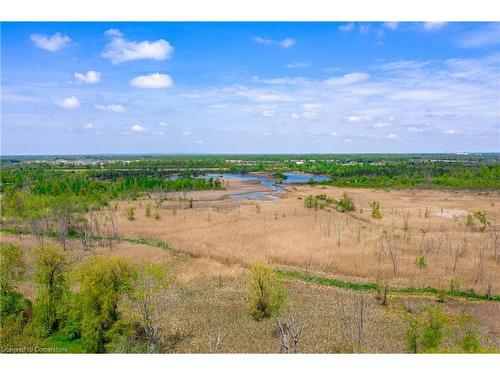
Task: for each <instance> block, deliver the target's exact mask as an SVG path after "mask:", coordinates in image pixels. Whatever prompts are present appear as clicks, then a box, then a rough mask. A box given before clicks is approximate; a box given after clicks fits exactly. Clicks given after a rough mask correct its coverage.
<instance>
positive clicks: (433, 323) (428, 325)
mask: <svg viewBox="0 0 500 375" xmlns="http://www.w3.org/2000/svg"><path fill="white" fill-rule="evenodd" d="M447 329H448V317H447V316H446V314H445V313H444V312H443V311H442V310H441V309H439V308H438V307H429V308H427V310H426V317H425V320H424V325H423V332H422V339H421V343H420V345H421V347H422V350H423V351H433V350H437V349H438V347H439V345H440V344H441V342H442V340H443V338H444V336H445V335H446V333H447Z"/></svg>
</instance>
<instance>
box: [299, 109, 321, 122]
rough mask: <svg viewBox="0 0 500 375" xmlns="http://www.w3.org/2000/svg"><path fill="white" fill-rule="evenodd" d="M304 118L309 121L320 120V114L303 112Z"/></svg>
mask: <svg viewBox="0 0 500 375" xmlns="http://www.w3.org/2000/svg"><path fill="white" fill-rule="evenodd" d="M302 117H304V118H306V119H309V120H313V119H315V118H318V117H319V114H318V113H317V112H310V111H305V112H302Z"/></svg>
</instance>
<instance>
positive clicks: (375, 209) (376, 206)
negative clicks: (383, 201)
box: [370, 201, 382, 219]
mask: <svg viewBox="0 0 500 375" xmlns="http://www.w3.org/2000/svg"><path fill="white" fill-rule="evenodd" d="M370 207H371V208H372V217H373V218H374V219H382V213H381V212H380V202H377V201H373V202H371V203H370Z"/></svg>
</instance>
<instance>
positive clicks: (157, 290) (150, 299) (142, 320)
mask: <svg viewBox="0 0 500 375" xmlns="http://www.w3.org/2000/svg"><path fill="white" fill-rule="evenodd" d="M174 297H175V292H174V289H173V287H172V286H168V283H167V281H166V279H165V275H164V272H163V270H162V268H161V267H159V266H157V265H153V264H149V265H144V266H143V267H142V268H140V269H139V275H138V277H137V279H136V280H135V284H134V287H133V292H132V293H131V299H132V302H133V303H132V311H133V312H134V313H135V315H136V317H137V320H138V323H139V324H140V325H141V326H142V328H143V329H144V334H145V336H146V340H147V341H148V351H149V352H150V353H156V352H158V351H159V349H160V340H161V334H162V327H163V316H164V315H165V310H166V309H167V308H168V307H170V304H171V302H172V301H173V299H174Z"/></svg>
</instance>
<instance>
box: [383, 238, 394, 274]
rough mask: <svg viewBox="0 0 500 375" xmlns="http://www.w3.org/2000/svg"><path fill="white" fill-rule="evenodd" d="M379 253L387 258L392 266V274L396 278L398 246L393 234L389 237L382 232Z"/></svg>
mask: <svg viewBox="0 0 500 375" xmlns="http://www.w3.org/2000/svg"><path fill="white" fill-rule="evenodd" d="M381 252H382V254H385V255H386V256H387V257H388V258H389V260H390V262H391V265H392V273H393V275H394V276H396V275H397V274H398V245H397V243H396V235H395V234H394V233H392V234H391V235H389V233H387V231H385V230H384V233H383V236H382V241H381Z"/></svg>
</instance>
